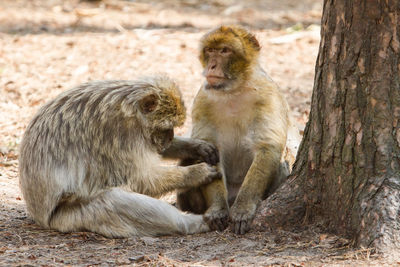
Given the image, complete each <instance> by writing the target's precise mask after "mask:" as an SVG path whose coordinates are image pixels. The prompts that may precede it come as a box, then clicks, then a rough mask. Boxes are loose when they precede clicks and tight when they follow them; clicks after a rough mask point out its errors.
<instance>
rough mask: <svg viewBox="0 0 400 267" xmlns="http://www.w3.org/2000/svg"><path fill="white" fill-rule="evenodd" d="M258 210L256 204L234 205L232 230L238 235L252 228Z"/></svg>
mask: <svg viewBox="0 0 400 267" xmlns="http://www.w3.org/2000/svg"><path fill="white" fill-rule="evenodd" d="M255 211H256V205H255V204H250V205H246V206H239V207H237V205H233V206H232V209H231V214H230V217H231V220H232V226H231V230H232V231H233V232H234V233H235V234H238V235H243V234H245V233H247V232H248V231H249V230H250V225H251V222H252V221H253V218H254V215H255Z"/></svg>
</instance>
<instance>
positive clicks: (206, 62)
mask: <svg viewBox="0 0 400 267" xmlns="http://www.w3.org/2000/svg"><path fill="white" fill-rule="evenodd" d="M260 49H261V47H260V44H259V43H258V41H257V39H256V37H255V36H254V35H253V34H252V33H250V32H249V31H247V30H246V29H244V28H242V27H239V26H221V27H219V28H217V29H214V30H212V31H211V32H209V33H207V34H206V35H204V36H203V38H202V39H201V41H200V62H201V64H202V65H203V68H204V72H203V75H204V76H205V77H206V79H207V84H206V89H214V90H223V91H229V90H232V89H234V88H236V87H237V86H239V85H240V83H241V82H243V81H246V80H248V79H247V78H248V77H249V75H250V72H251V71H252V67H253V66H254V65H255V64H256V62H257V59H258V55H259V51H260Z"/></svg>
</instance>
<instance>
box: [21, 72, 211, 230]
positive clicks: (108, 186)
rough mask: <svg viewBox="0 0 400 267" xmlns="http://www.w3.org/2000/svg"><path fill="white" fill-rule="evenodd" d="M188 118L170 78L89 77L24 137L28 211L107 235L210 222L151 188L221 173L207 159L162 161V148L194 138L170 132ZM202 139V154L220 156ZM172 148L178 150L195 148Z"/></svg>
mask: <svg viewBox="0 0 400 267" xmlns="http://www.w3.org/2000/svg"><path fill="white" fill-rule="evenodd" d="M184 119H185V107H184V105H183V102H182V100H181V94H180V92H179V90H178V88H177V87H176V85H175V83H174V82H172V81H171V80H169V79H168V78H165V77H155V78H144V79H141V80H137V81H100V82H91V83H87V84H84V85H81V86H79V87H77V88H74V89H72V90H69V91H66V92H64V93H62V94H61V95H59V96H58V97H56V98H55V99H54V100H52V101H50V102H49V103H47V104H46V105H44V106H43V107H42V108H41V109H40V111H39V112H38V114H36V116H35V117H34V118H33V120H32V121H31V123H30V124H29V125H28V127H27V129H26V132H25V134H24V137H23V140H22V143H21V147H20V159H19V160H20V162H19V166H20V186H21V189H22V193H23V196H24V199H25V201H26V205H27V209H28V212H29V214H30V215H31V216H32V218H33V219H34V220H35V221H36V222H37V223H38V224H39V225H41V226H42V227H44V228H50V229H56V230H59V231H62V232H72V231H93V232H96V233H99V234H102V235H104V236H107V237H126V236H132V235H139V236H144V235H146V236H155V235H169V234H193V233H198V232H204V231H208V230H209V227H208V226H207V224H206V223H205V222H204V221H203V218H202V216H200V215H193V214H185V213H182V212H180V211H179V210H177V209H176V208H175V207H173V206H171V205H169V204H168V203H166V202H163V201H161V200H157V199H154V198H151V197H149V196H154V197H157V196H160V195H162V194H163V193H166V192H168V191H171V190H174V189H177V188H180V189H183V188H187V187H193V186H199V185H201V184H204V183H207V182H210V181H211V180H212V179H214V178H215V177H218V173H217V172H216V170H215V169H214V168H212V167H210V166H208V165H207V164H206V163H201V164H196V165H193V166H188V167H177V166H168V167H167V166H161V165H160V155H159V153H158V152H165V151H166V149H165V148H168V146H169V145H170V144H172V146H174V143H179V144H181V145H182V142H183V143H190V140H189V139H188V140H183V141H179V139H178V140H177V141H175V139H174V140H172V138H173V127H175V126H179V125H182V123H183V121H184ZM195 143H196V144H199V142H195ZM201 144H202V145H200V146H197V147H195V148H194V150H196V149H197V150H198V149H199V147H200V150H202V152H201V153H203V160H204V161H207V160H205V158H207V157H214V158H215V157H216V156H215V155H213V156H209V155H210V154H213V153H214V152H215V149H214V148H213V147H212V146H208V145H207V144H206V143H205V142H202V143H201ZM192 147H194V146H192ZM168 149H170V152H169V155H168V156H170V157H174V156H176V155H178V154H185V153H190V152H181V151H179V149H176V148H174V147H170V148H168ZM168 149H167V150H168ZM203 150H206V151H203ZM171 151H172V152H171ZM207 153H208V154H207ZM178 156H179V155H178ZM134 192H136V193H134ZM142 194H146V195H149V196H145V195H142Z"/></svg>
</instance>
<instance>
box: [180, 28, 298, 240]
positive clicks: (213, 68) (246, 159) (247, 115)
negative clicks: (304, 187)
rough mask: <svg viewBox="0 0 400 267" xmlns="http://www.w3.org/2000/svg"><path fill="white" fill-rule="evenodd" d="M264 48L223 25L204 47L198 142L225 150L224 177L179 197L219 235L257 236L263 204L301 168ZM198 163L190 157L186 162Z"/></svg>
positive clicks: (195, 112) (196, 112) (195, 115)
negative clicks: (288, 156)
mask: <svg viewBox="0 0 400 267" xmlns="http://www.w3.org/2000/svg"><path fill="white" fill-rule="evenodd" d="M260 49H261V46H260V44H259V42H258V40H257V39H256V37H255V36H254V35H253V34H252V33H251V32H249V31H248V30H247V29H245V28H243V27H240V26H221V27H218V28H216V29H214V30H212V31H210V32H209V33H207V34H205V35H204V36H203V37H202V39H201V41H200V56H199V59H200V62H201V64H202V66H203V68H204V71H203V75H204V76H205V82H204V84H203V85H202V87H201V88H200V90H199V92H198V93H197V95H196V97H195V99H194V103H193V109H192V120H193V126H192V133H191V137H192V138H193V139H201V140H204V141H207V142H210V143H212V144H214V145H215V146H216V147H217V149H218V151H219V165H218V166H219V169H220V171H221V173H222V175H223V179H222V180H214V181H213V182H212V183H210V184H207V185H202V186H200V187H193V188H191V189H186V190H180V191H178V194H177V205H178V207H179V208H180V209H181V210H184V211H191V212H194V213H197V214H202V213H204V216H205V219H206V221H207V223H208V224H209V226H210V227H211V229H213V230H221V231H222V230H224V229H225V228H226V227H227V226H229V223H231V228H232V230H233V231H234V233H236V234H244V233H246V232H247V231H249V229H250V225H251V222H252V220H253V218H254V216H255V212H256V208H257V206H258V204H259V203H260V201H261V200H263V199H266V197H267V196H269V195H270V194H272V192H274V191H275V190H276V188H277V187H278V186H279V185H280V184H281V183H283V182H284V181H285V179H286V177H287V176H288V174H289V172H290V164H292V163H293V162H290V164H289V163H288V162H287V161H285V160H284V156H285V155H284V153H283V152H284V149H285V145H286V142H287V134H288V128H289V126H290V119H289V115H288V112H289V108H288V104H287V102H286V100H285V98H284V97H283V95H282V94H281V93H280V91H279V89H278V86H277V85H276V84H275V83H274V82H273V81H272V80H271V78H269V76H268V75H267V74H266V72H265V71H264V70H263V69H262V67H261V66H260V64H259V52H260ZM294 149H296V148H293V150H292V151H295V150H294ZM195 162H196V159H194V158H190V157H189V158H186V159H184V160H183V161H182V162H181V164H182V165H183V166H185V165H189V164H193V163H195Z"/></svg>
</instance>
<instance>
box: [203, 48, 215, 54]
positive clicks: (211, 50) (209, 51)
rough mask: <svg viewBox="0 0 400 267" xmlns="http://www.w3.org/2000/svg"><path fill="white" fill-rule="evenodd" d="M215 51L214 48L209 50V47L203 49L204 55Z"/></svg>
mask: <svg viewBox="0 0 400 267" xmlns="http://www.w3.org/2000/svg"><path fill="white" fill-rule="evenodd" d="M214 51H215V49H214V48H211V47H205V48H204V53H212V52H214Z"/></svg>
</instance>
